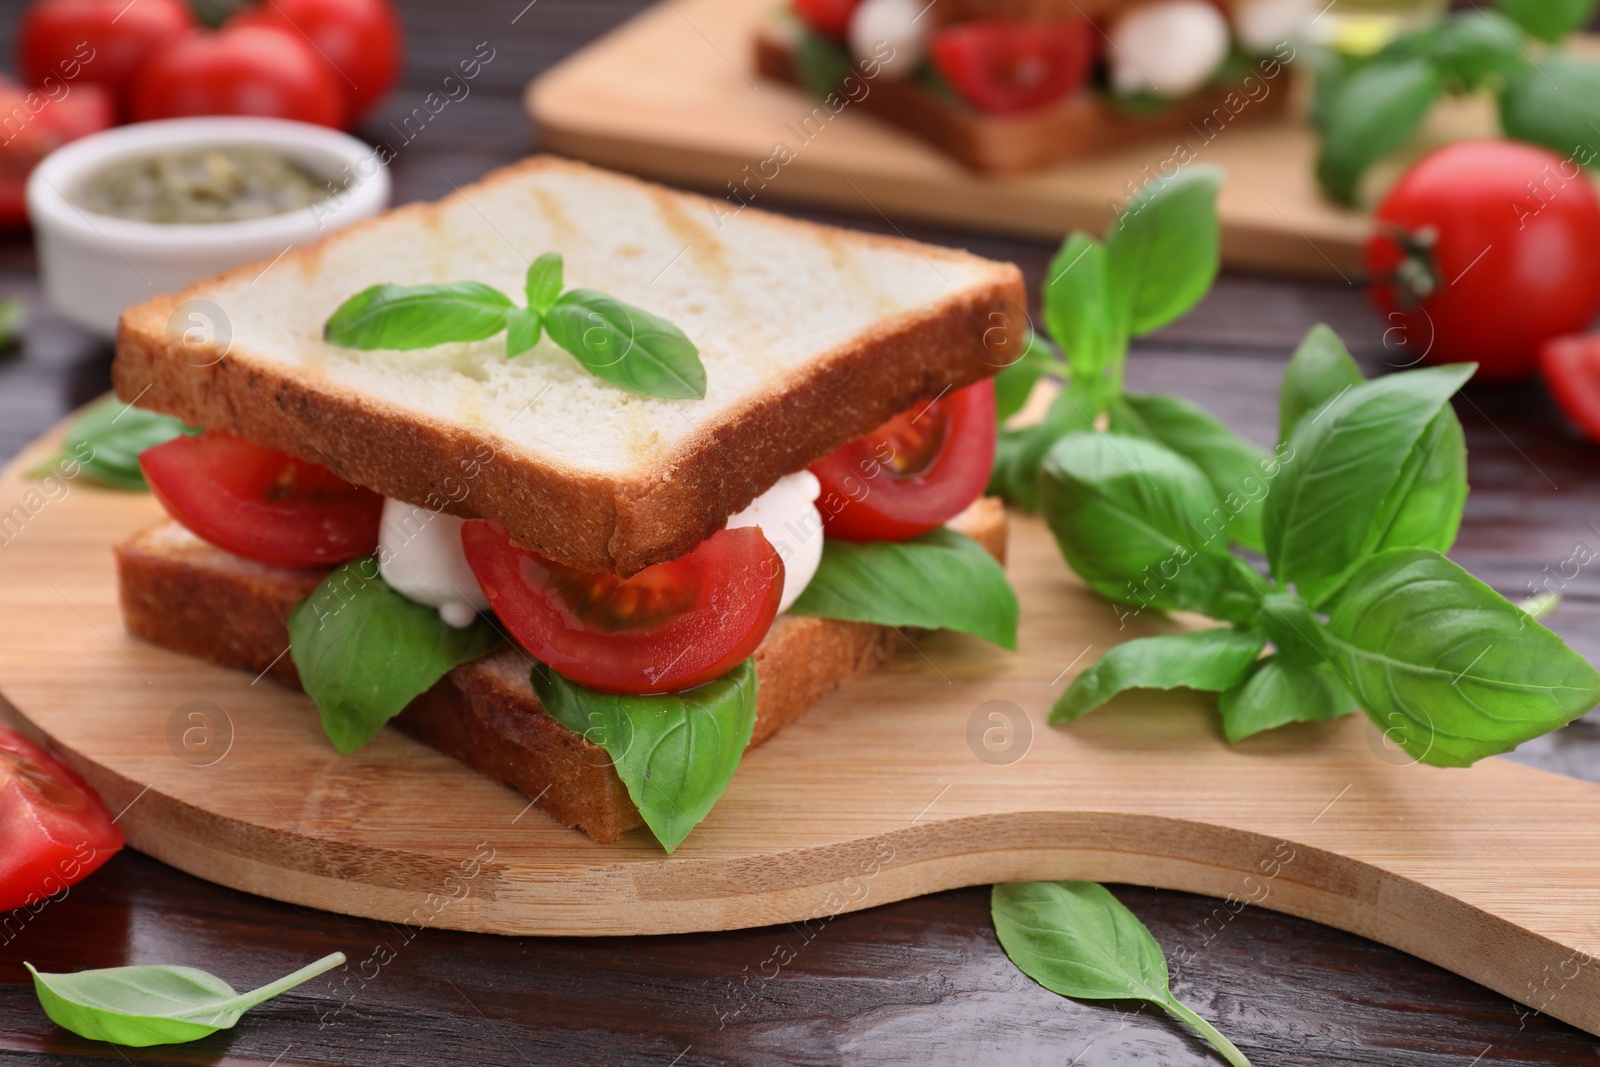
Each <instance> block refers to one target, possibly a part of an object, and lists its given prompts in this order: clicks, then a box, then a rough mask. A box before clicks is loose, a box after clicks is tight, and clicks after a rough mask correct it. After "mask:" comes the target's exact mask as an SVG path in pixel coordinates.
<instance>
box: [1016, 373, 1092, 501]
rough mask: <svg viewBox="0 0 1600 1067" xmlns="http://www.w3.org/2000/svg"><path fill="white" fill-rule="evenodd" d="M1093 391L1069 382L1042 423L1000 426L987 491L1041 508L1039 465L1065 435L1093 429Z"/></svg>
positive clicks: (1084, 384)
mask: <svg viewBox="0 0 1600 1067" xmlns="http://www.w3.org/2000/svg"><path fill="white" fill-rule="evenodd" d="M1094 393H1095V390H1094V387H1093V385H1091V384H1090V383H1088V382H1084V381H1080V380H1073V381H1069V382H1068V383H1067V384H1066V385H1065V386H1063V387H1062V389H1061V392H1059V393H1057V394H1056V398H1055V399H1054V400H1052V401H1051V402H1050V408H1049V410H1048V411H1046V412H1045V416H1044V418H1043V419H1042V420H1041V421H1040V422H1038V423H1036V424H1035V425H1033V426H1023V427H1020V428H1018V429H1014V430H1013V429H1010V428H1008V427H1005V426H1002V427H1000V431H999V437H998V439H997V440H996V442H995V453H994V469H993V470H992V471H991V472H990V474H989V490H988V491H989V492H990V493H991V494H993V495H994V496H998V497H1001V498H1003V499H1005V500H1006V501H1008V502H1010V503H1012V504H1015V505H1017V506H1018V507H1021V508H1027V509H1028V510H1029V511H1032V510H1034V509H1035V508H1036V507H1038V503H1039V464H1040V463H1042V462H1043V461H1044V457H1045V453H1047V452H1049V451H1050V446H1051V445H1053V444H1055V443H1056V441H1057V440H1059V439H1060V438H1061V437H1062V435H1064V434H1068V433H1073V432H1075V431H1083V430H1091V429H1093V428H1094V420H1095V416H1096V415H1097V414H1098V413H1099V408H1098V407H1097V406H1096V401H1095V396H1094Z"/></svg>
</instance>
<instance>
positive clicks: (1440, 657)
mask: <svg viewBox="0 0 1600 1067" xmlns="http://www.w3.org/2000/svg"><path fill="white" fill-rule="evenodd" d="M1328 634H1329V640H1330V642H1331V644H1332V647H1333V649H1334V650H1335V654H1336V656H1335V658H1336V662H1337V665H1338V667H1339V674H1340V675H1341V676H1342V677H1344V678H1345V679H1347V680H1348V681H1349V683H1350V687H1351V689H1352V691H1353V692H1354V694H1355V696H1356V699H1357V700H1358V701H1360V703H1361V706H1362V707H1363V708H1365V709H1366V712H1367V714H1368V716H1370V717H1371V718H1372V720H1373V722H1375V723H1376V724H1377V725H1378V727H1379V729H1381V730H1383V731H1384V732H1385V733H1386V735H1387V736H1389V737H1391V738H1393V739H1394V740H1395V741H1396V742H1397V743H1398V744H1399V745H1400V746H1401V747H1402V748H1404V749H1405V751H1406V752H1407V753H1409V754H1410V755H1411V756H1413V757H1415V758H1416V759H1418V760H1420V761H1422V762H1423V763H1429V764H1433V765H1434V766H1439V767H1464V766H1467V765H1468V764H1471V763H1473V762H1475V761H1476V760H1479V759H1482V758H1483V757H1485V756H1493V755H1496V754H1498V753H1501V752H1506V751H1509V750H1511V749H1513V748H1515V747H1516V746H1517V745H1519V744H1521V743H1522V742H1524V741H1527V740H1529V739H1530V738H1534V737H1538V736H1539V735H1541V734H1545V733H1549V732H1550V731H1551V730H1554V729H1556V728H1557V727H1560V726H1565V725H1566V724H1567V723H1569V722H1571V721H1572V720H1573V719H1576V718H1577V717H1578V716H1580V715H1582V714H1583V713H1584V712H1586V711H1588V710H1589V709H1590V708H1592V707H1594V706H1595V704H1596V703H1597V702H1600V674H1597V673H1596V672H1595V669H1594V668H1593V667H1591V666H1590V665H1589V664H1588V663H1586V662H1585V661H1584V659H1583V657H1581V656H1579V655H1578V654H1577V653H1575V652H1573V651H1572V650H1571V649H1570V648H1568V647H1567V646H1566V644H1565V643H1564V642H1563V641H1562V640H1561V638H1559V637H1557V636H1556V635H1555V634H1553V633H1551V632H1550V631H1549V630H1547V629H1545V628H1544V627H1543V626H1541V625H1540V624H1539V623H1538V622H1535V621H1534V620H1533V619H1532V618H1531V617H1530V616H1529V615H1528V614H1527V613H1526V612H1523V611H1521V610H1519V609H1518V608H1517V607H1516V606H1515V605H1514V604H1512V603H1511V602H1510V601H1508V600H1506V599H1505V597H1503V596H1501V595H1500V594H1499V593H1497V592H1495V591H1494V590H1493V589H1490V588H1489V587H1488V586H1487V585H1484V584H1483V583H1482V582H1480V581H1479V580H1478V579H1476V578H1474V577H1473V576H1472V575H1470V574H1468V573H1467V572H1466V571H1464V570H1462V569H1461V568H1460V567H1459V566H1457V565H1456V564H1455V563H1452V562H1451V561H1450V560H1449V559H1446V558H1445V557H1444V556H1442V555H1440V554H1439V553H1438V552H1435V551H1433V550H1431V549H1423V548H1413V549H1395V550H1391V551H1389V552H1385V553H1383V554H1382V555H1378V556H1374V557H1373V558H1372V559H1370V560H1368V561H1367V562H1366V563H1365V564H1364V565H1363V566H1362V567H1361V568H1360V569H1359V570H1358V571H1356V573H1355V574H1354V575H1353V576H1352V577H1351V579H1350V584H1349V588H1348V590H1347V591H1346V592H1345V593H1344V595H1342V596H1341V597H1340V598H1339V603H1338V605H1337V606H1336V607H1335V608H1334V610H1333V613H1332V615H1331V616H1330V617H1329V619H1328Z"/></svg>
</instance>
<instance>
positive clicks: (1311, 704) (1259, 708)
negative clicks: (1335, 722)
mask: <svg viewBox="0 0 1600 1067" xmlns="http://www.w3.org/2000/svg"><path fill="white" fill-rule="evenodd" d="M1217 707H1218V710H1220V711H1221V712H1222V731H1223V733H1225V734H1226V735H1227V737H1228V740H1229V741H1243V740H1244V739H1245V738H1247V737H1249V736H1251V735H1252V734H1259V733H1261V732H1262V731H1263V730H1273V729H1276V728H1278V727H1279V726H1285V725H1287V724H1289V723H1291V722H1318V721H1321V720H1323V719H1337V718H1339V717H1340V716H1342V715H1348V714H1349V713H1350V712H1352V711H1355V710H1357V708H1356V701H1355V697H1353V696H1351V695H1350V690H1349V688H1348V687H1346V685H1345V684H1344V682H1343V681H1342V680H1340V678H1339V675H1338V673H1337V672H1335V671H1334V669H1333V668H1332V667H1331V666H1329V665H1328V664H1327V663H1321V664H1317V665H1314V666H1308V665H1305V664H1300V663H1291V662H1290V661H1289V660H1287V659H1285V658H1284V657H1283V656H1282V655H1281V654H1280V655H1273V656H1268V657H1267V658H1266V659H1263V660H1261V661H1259V662H1258V663H1256V664H1255V665H1254V666H1253V667H1251V668H1250V673H1249V675H1248V676H1246V677H1245V679H1244V681H1242V682H1240V683H1239V684H1238V685H1235V686H1233V687H1232V688H1231V689H1228V690H1226V691H1224V692H1223V694H1222V695H1221V696H1220V697H1218V698H1217Z"/></svg>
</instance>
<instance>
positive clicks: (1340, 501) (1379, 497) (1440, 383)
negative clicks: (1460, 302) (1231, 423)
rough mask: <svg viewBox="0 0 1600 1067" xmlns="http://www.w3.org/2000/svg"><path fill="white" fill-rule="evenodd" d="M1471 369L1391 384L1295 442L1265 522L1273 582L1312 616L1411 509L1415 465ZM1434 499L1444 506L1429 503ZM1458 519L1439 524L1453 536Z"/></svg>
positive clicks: (1370, 389)
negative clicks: (1291, 589) (1290, 589)
mask: <svg viewBox="0 0 1600 1067" xmlns="http://www.w3.org/2000/svg"><path fill="white" fill-rule="evenodd" d="M1472 371H1473V367H1472V365H1470V364H1468V365H1456V366H1449V367H1430V368H1428V369H1426V370H1417V371H1406V372H1404V373H1401V374H1390V375H1387V376H1385V377H1382V378H1378V379H1375V380H1373V381H1370V382H1366V383H1363V384H1362V385H1358V386H1356V387H1354V388H1352V389H1349V390H1347V391H1346V392H1344V393H1343V394H1342V395H1341V396H1339V397H1337V398H1336V399H1334V400H1332V401H1330V402H1329V403H1328V404H1327V405H1326V406H1325V407H1324V408H1323V409H1322V410H1321V411H1319V412H1318V414H1317V416H1316V417H1315V418H1311V419H1302V420H1301V421H1300V422H1299V424H1298V425H1296V426H1295V429H1294V432H1293V433H1292V434H1291V435H1290V437H1289V442H1288V447H1289V448H1290V449H1291V452H1292V454H1290V455H1287V456H1285V458H1284V460H1283V467H1282V470H1280V471H1279V472H1278V477H1277V480H1276V484H1275V485H1274V486H1273V489H1272V492H1271V493H1270V494H1268V496H1267V501H1266V508H1265V510H1264V511H1263V513H1262V532H1263V534H1264V535H1265V539H1266V545H1267V559H1268V560H1269V561H1270V562H1271V564H1272V574H1273V577H1275V578H1277V579H1278V581H1279V582H1280V583H1283V584H1285V585H1288V584H1290V583H1293V584H1294V586H1295V587H1296V588H1297V589H1298V590H1299V592H1300V595H1301V596H1303V597H1305V598H1306V601H1307V602H1308V603H1310V604H1311V606H1312V607H1320V606H1322V605H1323V604H1324V603H1326V602H1327V601H1328V600H1329V599H1330V598H1331V597H1332V596H1333V595H1334V594H1335V593H1336V592H1337V591H1338V589H1339V587H1340V586H1341V585H1343V584H1344V582H1345V580H1346V579H1347V578H1348V577H1349V575H1350V572H1351V571H1352V570H1354V569H1355V568H1356V567H1358V566H1360V565H1361V563H1362V561H1363V560H1365V559H1366V558H1367V557H1368V556H1370V555H1371V554H1372V552H1373V551H1374V549H1375V548H1376V546H1377V545H1378V544H1379V542H1380V540H1381V539H1382V538H1384V536H1385V535H1386V533H1387V531H1388V530H1389V528H1390V527H1391V525H1393V524H1394V522H1395V520H1396V516H1397V515H1400V514H1401V512H1402V511H1403V510H1404V509H1405V508H1406V506H1407V505H1406V498H1405V494H1404V490H1403V488H1402V491H1401V492H1396V487H1397V486H1401V487H1404V486H1407V485H1409V484H1411V482H1413V481H1414V480H1415V475H1416V474H1417V472H1418V470H1419V468H1418V467H1417V466H1416V464H1415V462H1414V461H1413V459H1412V456H1413V451H1414V450H1415V449H1417V447H1418V445H1419V443H1425V442H1428V441H1430V440H1432V438H1431V437H1430V425H1431V424H1432V423H1433V421H1434V419H1435V418H1436V417H1437V416H1438V415H1439V413H1440V412H1441V411H1442V410H1444V409H1445V408H1446V407H1448V406H1449V403H1450V396H1451V394H1452V393H1454V392H1455V391H1456V390H1457V389H1458V388H1460V387H1461V385H1462V383H1464V382H1465V381H1466V380H1467V379H1468V378H1469V377H1471V376H1472ZM1429 496H1430V498H1431V499H1435V500H1437V499H1439V498H1440V497H1439V496H1438V495H1436V494H1431V493H1430V494H1429ZM1458 519H1459V516H1443V515H1441V516H1435V522H1436V523H1437V524H1438V525H1439V526H1440V527H1444V526H1449V527H1450V528H1451V529H1452V531H1453V529H1454V524H1455V523H1456V522H1457V521H1458Z"/></svg>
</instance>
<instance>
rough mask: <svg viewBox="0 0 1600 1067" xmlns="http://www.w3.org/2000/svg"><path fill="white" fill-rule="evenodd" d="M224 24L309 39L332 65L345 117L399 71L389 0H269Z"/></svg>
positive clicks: (361, 110)
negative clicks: (272, 29) (281, 31)
mask: <svg viewBox="0 0 1600 1067" xmlns="http://www.w3.org/2000/svg"><path fill="white" fill-rule="evenodd" d="M228 25H230V26H239V25H261V26H276V27H278V28H279V29H284V30H288V31H289V32H290V33H292V34H294V35H296V36H302V37H303V38H304V39H305V40H307V41H309V42H311V45H312V47H313V48H314V49H315V51H316V53H317V54H318V55H319V56H320V57H321V58H322V59H324V60H326V61H327V63H328V65H329V66H330V67H331V68H332V69H333V72H334V80H335V81H336V82H337V83H338V85H339V89H340V91H341V93H342V94H343V96H344V111H345V121H346V122H350V123H353V122H355V121H356V120H357V119H359V118H361V117H362V116H363V115H365V114H366V113H367V112H369V111H371V110H372V108H373V106H374V105H375V104H377V102H378V101H379V100H381V99H383V97H384V94H386V93H387V92H388V91H389V90H390V89H391V88H393V87H394V83H395V79H396V78H397V77H399V75H400V57H401V55H402V45H401V41H400V21H399V19H397V18H395V13H394V8H393V7H391V6H390V4H389V0H271V2H270V3H266V4H263V5H262V6H261V7H257V8H253V9H250V10H247V11H243V12H240V13H239V14H238V15H235V16H234V17H233V18H232V19H230V20H229V22H228Z"/></svg>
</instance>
